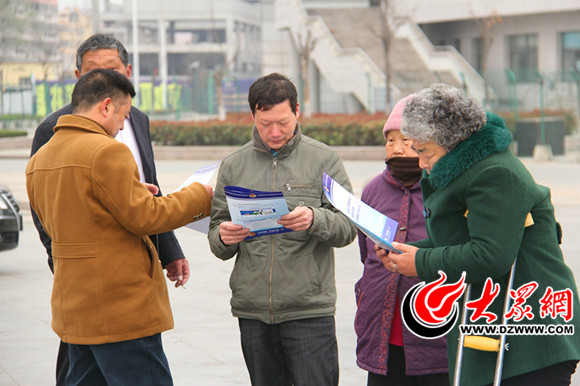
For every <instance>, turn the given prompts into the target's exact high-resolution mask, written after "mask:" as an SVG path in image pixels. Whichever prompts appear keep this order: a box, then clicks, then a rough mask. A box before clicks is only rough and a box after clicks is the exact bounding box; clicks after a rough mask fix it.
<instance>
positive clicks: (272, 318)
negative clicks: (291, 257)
mask: <svg viewBox="0 0 580 386" xmlns="http://www.w3.org/2000/svg"><path fill="white" fill-rule="evenodd" d="M276 166H278V159H277V158H276V157H274V159H273V160H272V191H275V190H276ZM270 238H271V240H272V251H271V253H270V277H269V280H270V293H269V294H268V297H269V298H268V303H269V306H270V322H271V323H274V306H273V304H272V272H273V270H274V240H275V239H274V235H272V236H270Z"/></svg>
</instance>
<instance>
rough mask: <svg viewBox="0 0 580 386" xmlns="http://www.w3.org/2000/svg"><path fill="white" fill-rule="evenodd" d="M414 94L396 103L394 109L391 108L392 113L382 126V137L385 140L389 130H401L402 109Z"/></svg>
mask: <svg viewBox="0 0 580 386" xmlns="http://www.w3.org/2000/svg"><path fill="white" fill-rule="evenodd" d="M414 95H415V94H411V95H407V96H406V97H404V98H403V99H401V100H400V101H398V102H397V104H396V105H395V107H393V111H391V114H390V115H389V118H388V119H387V122H385V126H383V137H385V140H386V139H387V131H389V130H401V120H402V119H403V109H404V108H405V104H406V103H407V101H408V100H410V99H411V98H413V96H414Z"/></svg>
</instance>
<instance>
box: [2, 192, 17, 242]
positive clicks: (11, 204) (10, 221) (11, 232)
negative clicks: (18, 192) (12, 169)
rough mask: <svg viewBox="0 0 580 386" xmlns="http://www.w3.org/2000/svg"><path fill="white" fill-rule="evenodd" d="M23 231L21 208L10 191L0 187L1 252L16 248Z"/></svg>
mask: <svg viewBox="0 0 580 386" xmlns="http://www.w3.org/2000/svg"><path fill="white" fill-rule="evenodd" d="M21 230H22V215H21V214H20V207H19V206H18V203H17V202H16V199H14V195H13V194H12V192H11V191H10V189H8V187H7V186H4V185H0V251H7V250H9V249H14V248H16V247H17V246H18V236H19V232H20V231H21Z"/></svg>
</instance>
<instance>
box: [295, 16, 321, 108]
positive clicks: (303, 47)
mask: <svg viewBox="0 0 580 386" xmlns="http://www.w3.org/2000/svg"><path fill="white" fill-rule="evenodd" d="M297 40H298V42H297V48H298V56H299V58H300V80H301V85H302V103H303V104H304V106H303V112H304V116H305V117H306V118H309V117H311V116H312V103H311V102H310V79H309V77H308V65H309V64H310V55H311V54H312V51H313V50H314V48H315V47H316V43H318V39H317V38H315V37H313V36H312V24H310V23H308V24H307V25H306V34H305V35H304V36H302V34H301V33H300V32H298V34H297Z"/></svg>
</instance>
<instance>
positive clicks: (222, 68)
mask: <svg viewBox="0 0 580 386" xmlns="http://www.w3.org/2000/svg"><path fill="white" fill-rule="evenodd" d="M210 17H211V24H212V26H213V25H214V21H215V19H214V14H213V2H210ZM212 34H213V37H214V42H217V43H218V44H219V45H220V46H222V45H223V44H224V43H225V42H224V40H226V39H227V36H225V37H224V38H223V39H222V36H221V34H220V32H219V30H218V29H217V28H215V27H213V28H212ZM237 43H238V44H236V49H235V50H234V52H233V53H232V54H228V53H227V50H226V54H225V60H224V64H217V65H216V66H215V67H214V71H213V79H214V81H215V87H216V97H217V105H218V119H219V120H220V121H225V120H226V104H225V101H224V91H223V81H224V78H225V73H226V71H227V70H228V68H230V66H231V64H232V63H233V62H234V61H235V60H236V57H237V56H238V52H239V51H240V46H239V41H238V42H237Z"/></svg>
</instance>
